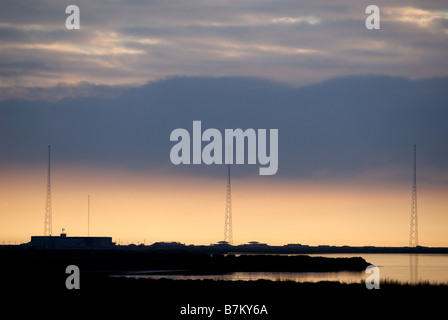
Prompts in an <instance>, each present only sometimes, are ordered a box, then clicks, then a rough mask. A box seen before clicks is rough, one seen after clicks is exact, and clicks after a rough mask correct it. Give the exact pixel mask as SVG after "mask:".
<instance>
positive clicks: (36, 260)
mask: <svg viewBox="0 0 448 320" xmlns="http://www.w3.org/2000/svg"><path fill="white" fill-rule="evenodd" d="M0 257H1V261H2V265H1V267H0V268H1V269H0V270H2V271H3V272H17V271H18V270H22V269H23V271H26V270H27V269H28V268H29V267H30V266H33V268H34V269H38V270H41V272H44V271H48V270H54V269H63V268H65V267H66V266H68V265H72V264H74V265H77V266H78V267H79V268H80V269H81V270H83V271H85V272H97V273H98V272H102V273H106V274H117V273H121V272H129V271H134V272H135V271H148V270H185V271H187V272H192V273H197V274H209V273H228V272H238V271H273V272H277V271H278V272H281V271H285V272H333V271H334V272H335V271H363V270H365V268H366V267H367V266H368V265H369V263H368V262H366V261H365V260H364V259H362V258H360V257H357V258H356V257H355V258H326V257H310V256H306V255H292V256H284V255H283V256H282V255H256V254H255V255H245V254H242V255H234V254H225V255H224V254H221V253H215V254H210V253H195V252H185V251H164V252H161V251H154V250H132V249H130V250H129V249H128V250H124V249H121V250H87V249H82V250H79V249H70V250H68V249H67V250H62V249H58V250H56V249H54V250H45V249H33V248H17V249H15V250H14V249H7V250H5V249H4V250H0Z"/></svg>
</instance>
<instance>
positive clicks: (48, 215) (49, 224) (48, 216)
mask: <svg viewBox="0 0 448 320" xmlns="http://www.w3.org/2000/svg"><path fill="white" fill-rule="evenodd" d="M50 154H51V147H50V146H48V174H47V196H46V201H45V223H44V235H45V236H51V234H52V233H53V221H52V212H51V167H50V165H51V162H50Z"/></svg>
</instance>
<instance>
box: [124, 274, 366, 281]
mask: <svg viewBox="0 0 448 320" xmlns="http://www.w3.org/2000/svg"><path fill="white" fill-rule="evenodd" d="M124 277H128V278H144V279H172V280H227V281H255V280H272V281H295V282H319V281H339V282H342V283H354V282H360V281H362V280H363V279H365V278H366V276H365V274H364V273H363V272H301V273H297V272H233V273H228V274H208V275H197V274H160V273H159V274H148V273H147V274H144V275H135V274H134V275H126V276H124Z"/></svg>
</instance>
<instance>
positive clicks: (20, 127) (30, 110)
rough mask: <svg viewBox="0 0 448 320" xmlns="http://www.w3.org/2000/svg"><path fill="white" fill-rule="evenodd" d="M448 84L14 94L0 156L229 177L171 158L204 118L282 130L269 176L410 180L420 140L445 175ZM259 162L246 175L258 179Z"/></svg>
mask: <svg viewBox="0 0 448 320" xmlns="http://www.w3.org/2000/svg"><path fill="white" fill-rule="evenodd" d="M83 86H84V87H83V88H84V89H85V88H86V85H85V84H84V85H83ZM447 87H448V78H436V79H426V80H415V81H413V80H408V79H404V78H392V77H383V76H363V77H346V78H336V79H333V80H328V81H325V82H323V83H320V84H317V85H310V86H306V87H298V88H297V87H291V86H289V85H285V84H282V83H277V82H272V81H268V80H261V79H255V78H237V77H226V78H196V77H195V78H188V77H179V78H170V79H166V80H161V81H157V82H152V83H149V84H147V85H144V86H142V87H138V88H124V89H118V88H117V90H118V91H117V92H118V93H117V94H111V92H110V90H108V88H105V87H104V86H102V87H98V88H97V89H98V92H99V93H101V92H102V90H103V91H104V92H106V93H107V94H105V96H106V97H98V95H96V96H95V97H82V98H72V97H71V98H65V99H62V100H58V101H56V102H48V101H47V100H25V99H23V100H21V99H16V100H4V101H0V164H1V165H2V166H7V165H10V164H14V165H23V166H42V164H44V163H45V161H46V151H47V150H46V148H47V145H48V144H51V145H52V148H53V150H54V152H53V159H54V162H56V164H58V165H65V166H71V165H85V166H92V167H97V166H101V167H105V168H108V167H110V168H120V169H125V170H130V171H136V172H140V171H141V172H145V173H149V172H151V171H152V172H154V173H156V172H159V173H164V174H174V175H177V174H179V175H184V174H195V175H222V173H223V169H224V168H223V167H222V166H217V165H212V166H206V165H180V166H174V165H172V164H171V162H170V157H169V155H170V149H171V147H172V146H173V145H174V142H170V133H171V131H172V130H174V129H176V128H186V129H187V130H189V131H190V132H191V130H192V121H193V120H201V121H202V128H203V130H204V129H206V128H217V129H219V130H222V132H224V129H226V128H229V129H235V128H242V129H247V128H254V129H259V128H265V129H279V170H278V173H277V175H276V176H274V177H267V178H266V177H265V178H263V179H278V178H293V179H295V178H297V179H299V178H325V177H328V178H343V177H352V176H356V175H358V174H362V173H363V172H367V171H375V170H383V169H391V170H396V171H397V176H396V177H395V178H396V179H409V176H407V175H401V176H400V168H409V170H411V168H412V145H413V144H417V145H418V151H419V166H421V168H423V170H424V169H425V168H426V169H427V170H431V171H432V172H438V173H440V174H441V175H443V174H444V173H446V172H447V171H448V144H447V143H446V139H447V137H448V126H447V125H446V121H447V119H448V105H447V103H448V91H447V90H446V88H447ZM75 89H76V88H75ZM75 89H73V90H75ZM81 89H82V88H81ZM84 89H82V90H84ZM93 89H95V87H93ZM42 90H49V91H50V90H55V89H54V88H52V89H42ZM89 90H91V91H95V90H92V87H90V88H89ZM120 90H121V91H120ZM75 91H76V90H75ZM40 96H44V97H45V96H48V95H46V94H42V93H41V94H40ZM258 168H259V165H258V164H257V165H244V166H238V167H237V168H235V171H236V174H238V175H240V176H249V175H252V176H257V175H258ZM403 171H404V172H408V171H407V169H406V170H403ZM409 172H410V171H409ZM391 178H394V177H391ZM444 181H445V183H446V179H444Z"/></svg>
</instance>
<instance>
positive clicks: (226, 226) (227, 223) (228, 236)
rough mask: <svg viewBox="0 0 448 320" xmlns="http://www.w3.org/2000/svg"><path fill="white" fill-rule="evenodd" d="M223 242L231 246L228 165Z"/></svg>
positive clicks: (230, 199) (230, 202)
mask: <svg viewBox="0 0 448 320" xmlns="http://www.w3.org/2000/svg"><path fill="white" fill-rule="evenodd" d="M224 241H227V242H228V243H229V244H230V245H233V231H232V198H231V193H230V164H228V165H227V191H226V217H225V223H224Z"/></svg>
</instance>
